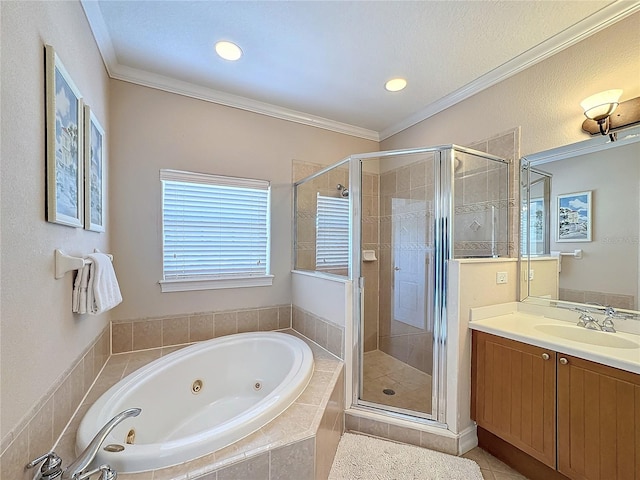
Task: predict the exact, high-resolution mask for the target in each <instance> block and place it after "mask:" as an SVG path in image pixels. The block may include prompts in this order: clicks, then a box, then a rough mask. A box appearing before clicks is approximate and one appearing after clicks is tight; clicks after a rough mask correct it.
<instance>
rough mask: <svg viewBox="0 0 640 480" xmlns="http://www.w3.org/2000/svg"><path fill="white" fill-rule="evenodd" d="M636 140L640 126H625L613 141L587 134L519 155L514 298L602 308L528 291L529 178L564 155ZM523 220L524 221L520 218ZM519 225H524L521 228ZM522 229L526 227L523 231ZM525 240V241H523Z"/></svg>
mask: <svg viewBox="0 0 640 480" xmlns="http://www.w3.org/2000/svg"><path fill="white" fill-rule="evenodd" d="M637 142H640V126H634V127H632V128H629V129H625V130H624V131H622V132H618V139H617V140H616V141H615V143H614V142H613V141H611V140H610V139H609V137H608V136H598V137H594V138H591V139H589V140H585V141H582V142H577V143H573V144H569V145H564V146H562V147H558V148H553V149H550V150H545V151H542V152H538V153H534V154H531V155H526V156H524V157H522V158H520V165H519V167H520V169H519V172H520V205H519V215H518V218H519V226H520V234H519V236H518V241H519V247H520V255H519V258H518V263H519V271H520V275H521V276H520V278H521V279H522V281H521V282H519V291H518V299H519V301H521V302H527V303H533V304H536V305H542V306H550V307H558V308H565V309H575V308H582V309H589V310H593V311H596V312H597V311H598V310H603V309H604V307H602V308H600V307H599V306H597V305H592V304H586V303H576V302H569V301H566V300H551V299H548V298H543V297H534V296H531V295H529V292H530V281H529V276H528V275H527V272H529V271H530V269H531V259H532V255H531V254H530V251H529V249H530V243H529V240H528V239H529V235H530V232H529V226H530V223H529V222H530V218H529V208H528V206H529V205H530V201H531V198H530V182H531V170H532V169H535V168H536V167H539V166H540V165H544V164H545V163H550V162H555V161H558V160H563V159H567V158H573V157H577V156H579V155H584V154H590V153H596V152H599V151H602V150H608V149H610V148H617V147H622V146H625V145H630V144H633V143H637ZM525 205H526V206H527V209H526V211H527V214H526V215H527V217H526V219H524V218H523V215H524V213H523V212H524V206H525ZM523 220H526V221H523ZM523 226H524V227H525V228H523ZM525 229H526V231H524V230H525ZM525 240H526V243H525ZM523 246H524V247H525V248H524V249H523ZM616 310H620V311H622V312H628V313H630V314H634V316H637V315H640V312H639V311H635V310H624V309H616Z"/></svg>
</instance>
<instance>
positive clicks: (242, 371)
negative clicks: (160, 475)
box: [76, 332, 313, 473]
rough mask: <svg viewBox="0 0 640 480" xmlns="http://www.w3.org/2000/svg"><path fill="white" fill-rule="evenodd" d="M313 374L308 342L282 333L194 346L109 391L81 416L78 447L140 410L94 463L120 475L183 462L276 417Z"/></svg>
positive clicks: (231, 337)
mask: <svg viewBox="0 0 640 480" xmlns="http://www.w3.org/2000/svg"><path fill="white" fill-rule="evenodd" d="M312 373H313V354H312V352H311V349H310V348H309V346H308V345H307V344H306V343H305V342H304V341H302V340H300V339H299V338H297V337H294V336H292V335H288V334H285V333H279V332H255V333H240V334H237V335H229V336H225V337H220V338H216V339H214V340H209V341H206V342H201V343H198V344H195V345H191V346H189V347H185V348H183V349H181V350H178V351H176V352H174V353H171V354H169V355H166V356H164V357H162V358H160V359H158V360H155V361H154V362H152V363H150V364H148V365H146V366H144V367H142V368H140V369H139V370H136V371H135V372H133V373H132V374H130V375H128V376H127V377H125V378H123V379H122V380H120V381H119V382H118V383H116V384H115V385H114V386H113V387H111V388H110V389H109V390H107V391H106V392H105V393H104V394H103V395H102V396H101V397H100V398H99V399H98V400H97V401H96V402H95V403H94V404H93V405H92V406H91V407H90V408H89V410H88V411H87V413H86V414H85V415H84V417H83V419H82V421H81V423H80V426H79V427H78V433H77V437H76V451H77V452H78V453H79V452H81V451H82V450H84V448H85V447H86V446H87V445H88V444H89V442H90V441H91V440H92V438H93V437H94V436H95V434H96V433H97V432H98V431H99V430H100V428H102V426H103V425H104V424H105V423H107V422H108V421H109V420H110V419H111V418H112V417H114V416H115V415H116V414H118V413H119V412H121V411H123V410H126V409H128V408H132V407H138V408H141V409H142V413H140V415H138V416H137V417H134V418H128V419H126V420H124V421H123V422H122V423H120V424H119V425H118V426H116V428H115V429H114V430H113V431H112V432H111V433H110V434H109V436H108V437H107V439H106V440H105V441H104V442H103V444H102V448H100V450H99V452H98V456H97V457H96V460H95V462H94V464H95V465H102V464H104V463H107V464H109V465H111V467H112V468H114V469H115V470H116V471H118V472H123V473H125V472H140V471H145V470H155V469H158V468H163V467H168V466H171V465H175V464H179V463H182V462H186V461H189V460H192V459H195V458H197V457H200V456H203V455H206V454H208V453H211V452H214V451H216V450H218V449H220V448H223V447H225V446H227V445H230V444H231V443H233V442H236V441H238V440H240V439H241V438H244V437H246V436H247V435H249V434H251V433H253V432H255V431H256V430H258V429H259V428H261V427H262V426H264V425H265V424H267V423H268V422H270V421H271V420H273V419H274V418H276V417H277V416H278V415H280V414H281V413H282V412H283V411H284V410H286V409H287V407H288V406H289V405H291V404H292V403H293V402H294V400H295V399H296V398H297V397H298V395H300V394H301V393H302V391H303V390H304V389H305V387H306V386H307V384H308V383H309V380H310V378H311V375H312ZM105 447H107V450H115V451H107V450H105ZM122 447H124V449H122ZM117 450H120V451H117Z"/></svg>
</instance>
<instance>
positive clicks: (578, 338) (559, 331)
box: [533, 324, 640, 348]
mask: <svg viewBox="0 0 640 480" xmlns="http://www.w3.org/2000/svg"><path fill="white" fill-rule="evenodd" d="M533 328H535V329H536V330H538V331H539V332H542V333H546V334H547V335H553V336H554V337H558V338H563V339H565V340H572V341H574V342H581V343H588V344H589V345H599V346H601V347H612V348H640V344H639V343H638V342H633V341H631V340H627V339H626V338H622V337H618V336H616V334H615V333H607V332H599V331H597V330H589V329H586V328H583V327H578V326H574V325H547V324H543V325H535V326H534V327H533Z"/></svg>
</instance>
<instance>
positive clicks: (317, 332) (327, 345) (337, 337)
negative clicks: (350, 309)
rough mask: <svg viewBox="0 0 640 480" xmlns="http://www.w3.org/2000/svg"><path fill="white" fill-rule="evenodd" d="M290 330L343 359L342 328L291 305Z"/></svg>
mask: <svg viewBox="0 0 640 480" xmlns="http://www.w3.org/2000/svg"><path fill="white" fill-rule="evenodd" d="M292 313H293V318H292V328H293V329H294V330H296V331H298V332H299V333H301V334H302V335H304V336H305V337H307V338H308V339H310V340H312V341H314V342H316V343H317V344H318V345H320V346H321V347H322V348H324V349H326V350H328V351H330V352H331V353H333V354H334V355H335V356H336V357H338V358H341V359H344V327H342V326H340V325H336V324H335V323H333V322H330V321H329V320H326V319H324V318H320V317H318V316H317V315H314V314H313V313H310V312H307V311H306V310H304V309H302V308H300V307H297V306H295V305H293V307H292Z"/></svg>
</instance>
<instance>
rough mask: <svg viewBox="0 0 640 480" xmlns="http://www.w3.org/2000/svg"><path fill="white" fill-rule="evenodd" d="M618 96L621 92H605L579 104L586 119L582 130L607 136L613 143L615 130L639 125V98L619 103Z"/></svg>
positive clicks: (617, 90)
mask: <svg viewBox="0 0 640 480" xmlns="http://www.w3.org/2000/svg"><path fill="white" fill-rule="evenodd" d="M620 95H622V90H619V89H616V90H607V91H605V92H600V93H596V94H595V95H591V96H590V97H588V98H585V99H584V100H583V101H582V102H580V106H582V109H583V110H584V115H585V117H587V119H586V120H585V121H584V122H583V123H582V130H584V131H585V132H587V133H589V134H591V135H598V134H600V135H609V137H610V138H611V141H615V140H616V133H615V132H616V131H617V130H621V129H622V128H625V127H629V126H631V125H633V124H636V123H640V97H637V98H633V99H631V100H627V101H625V102H620V101H619V100H620ZM614 113H615V115H614Z"/></svg>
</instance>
